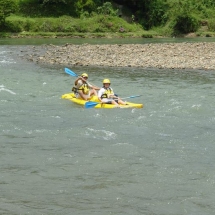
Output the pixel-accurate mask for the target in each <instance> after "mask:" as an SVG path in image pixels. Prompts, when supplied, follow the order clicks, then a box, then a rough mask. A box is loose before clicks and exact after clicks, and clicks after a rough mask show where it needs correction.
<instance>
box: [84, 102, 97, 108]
mask: <svg viewBox="0 0 215 215" xmlns="http://www.w3.org/2000/svg"><path fill="white" fill-rule="evenodd" d="M97 104H99V103H98V102H86V103H85V105H84V107H85V108H93V107H95V106H96V105H97Z"/></svg>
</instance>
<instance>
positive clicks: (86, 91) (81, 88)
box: [78, 83, 90, 95]
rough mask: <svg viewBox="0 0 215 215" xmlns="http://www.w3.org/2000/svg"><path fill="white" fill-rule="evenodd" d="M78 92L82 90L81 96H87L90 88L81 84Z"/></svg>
mask: <svg viewBox="0 0 215 215" xmlns="http://www.w3.org/2000/svg"><path fill="white" fill-rule="evenodd" d="M78 90H82V92H83V94H85V95H88V94H89V92H90V88H89V85H88V84H86V83H85V84H82V85H81V86H80V87H79V89H78Z"/></svg>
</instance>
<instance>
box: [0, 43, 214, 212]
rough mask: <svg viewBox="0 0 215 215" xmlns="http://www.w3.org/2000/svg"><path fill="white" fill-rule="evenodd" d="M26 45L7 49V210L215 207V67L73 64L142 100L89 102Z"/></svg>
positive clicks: (0, 132)
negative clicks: (27, 54) (77, 100)
mask: <svg viewBox="0 0 215 215" xmlns="http://www.w3.org/2000/svg"><path fill="white" fill-rule="evenodd" d="M23 48H24V49H25V48H26V47H25V46H23V45H19V46H16V45H12V46H11V45H9V46H7V45H6V46H1V47H0V66H1V67H0V68H1V69H0V70H1V71H0V72H1V79H0V116H1V120H0V146H1V147H0V172H1V174H0V190H1V194H0V214H10V215H11V214H81V215H83V214H87V215H91V214H105V215H106V214H123V215H125V214H129V215H133V214H146V215H151V214H154V215H173V214H174V215H184V214H189V215H191V214H195V215H202V214H204V215H211V214H214V212H215V207H214V199H215V194H214V187H215V173H214V169H215V164H214V154H215V146H214V139H215V138H214V137H215V109H214V107H215V101H214V92H215V71H194V70H192V71H191V70H190V71H187V70H178V71H177V70H157V69H155V70H153V69H151V70H149V69H148V70H147V69H140V68H93V67H85V68H84V67H73V68H70V69H72V70H73V71H75V72H76V73H77V74H81V73H82V72H83V71H85V72H87V73H88V74H89V76H90V81H91V82H92V83H94V84H95V85H98V86H100V85H101V81H102V80H103V78H110V79H111V82H112V87H113V88H114V90H115V92H117V93H118V94H119V95H120V96H122V97H126V96H130V95H142V96H141V97H139V98H134V99H130V100H129V101H133V102H138V103H144V108H143V109H111V110H109V109H84V108H83V107H80V106H78V105H75V104H73V103H71V102H70V101H67V100H62V99H61V95H62V94H64V93H67V92H70V90H71V86H72V83H73V82H74V77H71V76H69V75H67V74H66V73H65V72H64V68H63V67H59V66H42V65H35V64H34V63H31V62H27V61H25V60H24V59H22V58H20V56H21V54H20V50H21V49H23Z"/></svg>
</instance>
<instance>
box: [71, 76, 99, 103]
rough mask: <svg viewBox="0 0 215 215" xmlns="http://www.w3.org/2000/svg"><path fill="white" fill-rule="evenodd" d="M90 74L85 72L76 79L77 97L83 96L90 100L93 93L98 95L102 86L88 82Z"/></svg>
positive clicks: (75, 90)
mask: <svg viewBox="0 0 215 215" xmlns="http://www.w3.org/2000/svg"><path fill="white" fill-rule="evenodd" d="M87 79H88V74H87V73H83V74H82V75H81V76H80V77H78V78H77V79H76V80H75V86H74V87H73V91H74V93H75V94H76V98H82V99H84V100H89V99H90V98H91V96H92V95H95V96H97V91H96V90H99V89H100V88H98V87H96V86H94V85H92V84H90V83H88V82H87Z"/></svg>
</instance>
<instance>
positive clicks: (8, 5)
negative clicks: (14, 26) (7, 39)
mask: <svg viewBox="0 0 215 215" xmlns="http://www.w3.org/2000/svg"><path fill="white" fill-rule="evenodd" d="M16 10H17V5H16V2H15V1H14V0H1V1H0V26H1V25H4V23H5V19H6V17H7V16H10V14H11V13H14V12H16Z"/></svg>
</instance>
